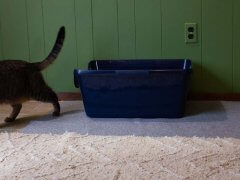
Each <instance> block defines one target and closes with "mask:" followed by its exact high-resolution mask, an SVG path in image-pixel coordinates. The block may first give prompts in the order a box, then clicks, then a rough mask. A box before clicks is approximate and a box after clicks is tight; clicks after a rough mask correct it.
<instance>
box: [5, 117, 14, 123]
mask: <svg viewBox="0 0 240 180" xmlns="http://www.w3.org/2000/svg"><path fill="white" fill-rule="evenodd" d="M4 121H5V122H6V123H10V122H13V121H15V119H13V118H9V117H7V118H6V119H5V120H4Z"/></svg>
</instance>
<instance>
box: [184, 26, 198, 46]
mask: <svg viewBox="0 0 240 180" xmlns="http://www.w3.org/2000/svg"><path fill="white" fill-rule="evenodd" d="M184 25H185V30H184V32H185V43H197V41H198V33H197V23H185V24H184Z"/></svg>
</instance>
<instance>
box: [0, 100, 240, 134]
mask: <svg viewBox="0 0 240 180" xmlns="http://www.w3.org/2000/svg"><path fill="white" fill-rule="evenodd" d="M61 107H62V115H61V116H60V117H58V118H56V117H52V116H51V112H52V106H51V105H50V104H43V103H38V102H28V103H26V104H24V106H23V109H22V112H21V114H20V116H19V118H18V119H17V120H16V122H14V123H10V124H6V123H4V121H3V120H4V118H5V117H6V116H7V115H8V114H9V112H10V108H9V107H8V106H1V107H0V108H1V112H0V132H1V131H19V132H23V133H33V134H34V133H41V134H46V133H53V134H63V133H65V132H76V133H78V134H80V135H85V134H89V135H103V136H108V135H109V136H132V135H134V136H152V137H161V136H168V137H173V136H183V137H194V136H197V137H213V138H215V137H227V138H240V131H239V129H240V102H220V101H208V102H207V101H202V102H201V101H199V102H197V101H193V102H188V104H187V112H186V117H185V118H182V119H138V118H136V119H94V118H89V117H87V116H86V114H85V112H84V107H83V104H82V102H81V101H69V102H61Z"/></svg>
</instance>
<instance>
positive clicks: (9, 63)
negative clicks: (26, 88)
mask: <svg viewBox="0 0 240 180" xmlns="http://www.w3.org/2000/svg"><path fill="white" fill-rule="evenodd" d="M29 64H30V63H28V62H26V61H22V60H3V61H0V73H1V72H8V71H11V70H24V69H25V68H28V66H29Z"/></svg>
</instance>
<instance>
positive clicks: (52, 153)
mask: <svg viewBox="0 0 240 180" xmlns="http://www.w3.org/2000/svg"><path fill="white" fill-rule="evenodd" d="M0 144H1V146H0V179H114V180H116V179H218V180H219V179H224V180H226V179H240V140H239V139H232V138H229V139H220V138H216V139H201V138H194V137H193V138H183V137H171V138H169V137H158V138H151V137H127V136H122V137H121V136H109V137H108V136H88V135H86V136H81V135H78V134H73V133H66V134H63V135H47V134H42V135H34V134H31V135H30V134H21V133H16V132H12V133H10V132H5V133H1V134H0Z"/></svg>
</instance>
